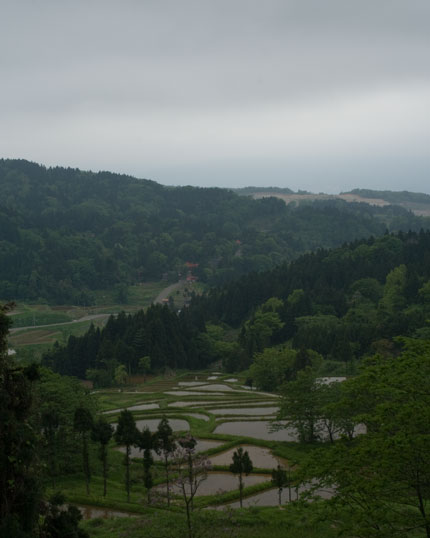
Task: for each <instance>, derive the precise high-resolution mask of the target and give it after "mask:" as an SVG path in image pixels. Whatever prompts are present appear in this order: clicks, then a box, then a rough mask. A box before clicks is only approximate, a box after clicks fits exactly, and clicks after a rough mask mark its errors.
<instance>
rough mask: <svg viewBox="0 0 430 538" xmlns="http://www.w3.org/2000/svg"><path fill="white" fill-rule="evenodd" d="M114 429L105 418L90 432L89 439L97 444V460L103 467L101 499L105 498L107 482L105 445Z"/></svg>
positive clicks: (98, 421)
mask: <svg viewBox="0 0 430 538" xmlns="http://www.w3.org/2000/svg"><path fill="white" fill-rule="evenodd" d="M113 432H114V428H113V426H112V424H109V423H108V422H107V421H106V419H105V418H103V417H100V418H99V419H98V420H97V422H95V423H94V426H93V430H92V432H91V438H92V440H93V441H94V442H96V443H99V445H100V446H99V459H100V461H101V462H102V466H103V497H106V482H107V469H108V465H107V445H108V444H109V441H110V440H111V439H112V436H113Z"/></svg>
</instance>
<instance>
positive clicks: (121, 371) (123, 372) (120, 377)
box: [114, 364, 128, 386]
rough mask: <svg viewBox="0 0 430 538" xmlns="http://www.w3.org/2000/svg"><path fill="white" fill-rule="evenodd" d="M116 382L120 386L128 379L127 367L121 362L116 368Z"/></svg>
mask: <svg viewBox="0 0 430 538" xmlns="http://www.w3.org/2000/svg"><path fill="white" fill-rule="evenodd" d="M114 379H115V383H116V384H117V385H119V386H122V385H125V384H126V383H127V379H128V373H127V369H126V367H125V366H124V365H123V364H120V365H119V366H117V368H116V369H115V375H114Z"/></svg>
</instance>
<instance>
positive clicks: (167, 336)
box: [43, 305, 207, 386]
mask: <svg viewBox="0 0 430 538" xmlns="http://www.w3.org/2000/svg"><path fill="white" fill-rule="evenodd" d="M199 330H200V331H202V330H204V325H202V324H201V322H199V321H198V320H196V322H195V323H193V322H192V321H191V319H190V317H189V316H188V313H187V311H184V312H183V313H181V315H179V316H178V315H177V314H176V313H174V312H172V311H171V310H170V309H169V308H168V307H167V306H161V305H152V306H151V307H150V308H148V309H147V310H146V312H144V311H143V310H141V311H139V312H138V313H137V314H134V315H127V314H125V313H124V312H122V313H120V314H119V315H118V316H111V317H110V318H109V320H108V322H107V324H106V326H105V327H104V328H103V329H101V330H100V329H95V328H94V327H93V326H92V327H91V328H90V329H89V331H88V332H87V333H86V334H85V335H84V336H81V337H74V336H71V337H69V340H68V343H67V345H65V346H60V345H58V344H57V345H56V346H54V348H53V349H52V351H50V352H49V353H47V354H45V356H44V357H43V364H45V365H46V366H49V367H51V368H52V369H53V370H54V371H56V372H59V373H60V374H66V375H73V376H76V377H79V378H85V376H86V375H87V374H88V372H89V371H90V374H92V375H93V377H92V378H93V379H94V381H95V382H96V384H97V383H98V384H100V385H102V386H103V385H104V386H106V385H109V383H112V382H113V376H114V372H115V369H116V367H117V366H118V365H120V364H122V365H124V366H125V367H126V369H127V372H129V373H130V374H134V373H136V372H137V371H138V369H139V361H140V359H142V358H144V357H147V356H148V357H150V362H151V368H152V369H155V370H163V369H166V368H168V369H176V368H195V367H199V366H202V365H203V364H204V362H205V356H206V355H207V352H206V350H205V349H204V342H202V341H201V339H200V338H199V332H198V331H199Z"/></svg>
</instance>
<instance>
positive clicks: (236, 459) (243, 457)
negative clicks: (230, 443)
mask: <svg viewBox="0 0 430 538" xmlns="http://www.w3.org/2000/svg"><path fill="white" fill-rule="evenodd" d="M252 469H253V466H252V461H251V458H250V457H249V454H248V451H247V450H245V451H244V450H243V448H242V447H241V446H240V447H239V448H238V449H237V450H235V451H234V452H233V463H232V464H231V465H230V472H232V473H234V474H237V475H239V500H240V507H241V508H242V496H243V475H244V474H245V475H247V476H248V475H249V473H250V472H251V471H252Z"/></svg>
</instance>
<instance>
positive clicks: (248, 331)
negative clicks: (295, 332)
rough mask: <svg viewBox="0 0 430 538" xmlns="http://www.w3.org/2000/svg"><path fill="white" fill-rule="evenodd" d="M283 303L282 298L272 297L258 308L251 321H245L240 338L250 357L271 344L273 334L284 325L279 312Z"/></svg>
mask: <svg viewBox="0 0 430 538" xmlns="http://www.w3.org/2000/svg"><path fill="white" fill-rule="evenodd" d="M282 304H283V303H282V301H281V300H280V299H278V298H277V297H272V298H271V299H268V300H267V301H266V302H265V303H264V304H263V305H262V306H261V308H259V309H257V311H256V312H255V314H254V316H253V317H252V318H251V319H250V320H249V321H247V322H245V324H244V326H243V328H242V331H241V334H240V340H241V343H242V345H243V347H244V348H245V349H246V351H247V352H248V354H249V356H250V357H252V356H253V354H254V353H256V352H261V351H263V349H264V348H265V347H267V346H269V345H270V343H271V339H272V336H273V334H274V333H275V332H276V331H278V330H280V329H281V328H282V327H283V326H284V323H283V322H282V321H281V319H280V316H279V313H278V311H279V309H280V308H281V307H282Z"/></svg>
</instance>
